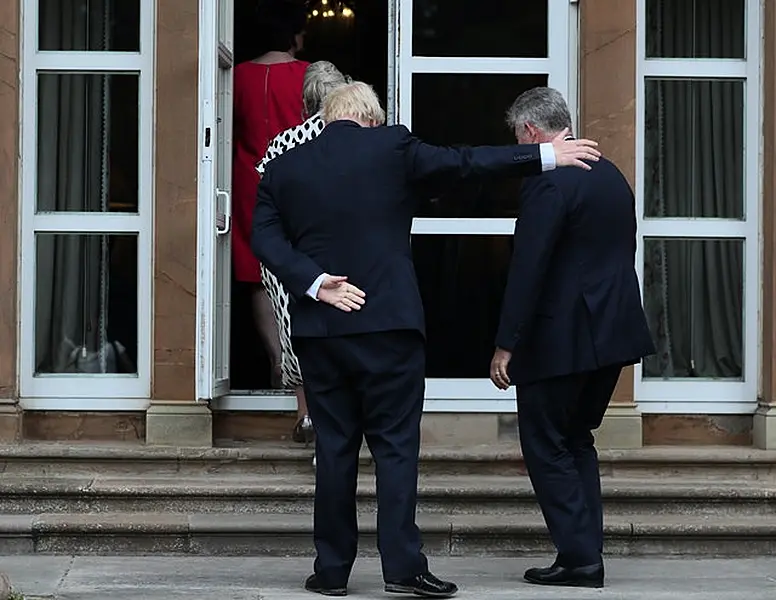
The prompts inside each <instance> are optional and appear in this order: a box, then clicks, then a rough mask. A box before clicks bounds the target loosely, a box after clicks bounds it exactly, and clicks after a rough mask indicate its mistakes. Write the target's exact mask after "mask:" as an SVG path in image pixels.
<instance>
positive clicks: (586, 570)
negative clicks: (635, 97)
mask: <svg viewBox="0 0 776 600" xmlns="http://www.w3.org/2000/svg"><path fill="white" fill-rule="evenodd" d="M507 120H508V122H509V124H510V125H511V127H512V128H513V129H514V131H515V134H516V136H517V139H518V141H519V142H520V143H530V142H534V143H535V142H542V141H545V140H548V139H553V138H554V137H555V136H556V135H557V133H558V132H559V131H563V130H567V129H568V128H570V127H571V116H570V114H569V110H568V107H567V105H566V101H565V100H564V99H563V96H562V95H561V94H560V93H559V92H558V91H556V90H553V89H551V88H535V89H533V90H529V91H528V92H526V93H524V94H523V95H521V96H520V97H519V98H518V99H517V100H516V102H515V103H514V105H513V106H512V107H511V109H510V110H509V111H508V113H507ZM518 215H519V216H518V219H517V225H516V227H515V245H514V254H513V257H512V264H511V267H510V271H509V277H508V281H507V287H506V291H505V294H504V302H503V306H502V312H501V322H500V325H499V328H498V334H497V336H496V352H495V354H494V357H493V361H492V363H491V379H492V380H493V382H494V384H495V385H496V386H498V387H499V388H501V389H507V388H508V387H509V386H510V384H512V383H514V384H515V385H516V386H517V413H518V426H519V432H520V444H521V447H522V449H523V457H524V460H525V464H526V467H527V469H528V474H529V476H530V478H531V482H532V484H533V487H534V490H535V492H536V497H537V500H538V502H539V505H540V507H541V509H542V513H543V514H544V519H545V521H546V523H547V527H548V529H549V531H550V535H551V537H552V540H553V542H554V544H555V546H556V548H557V550H558V556H557V560H556V561H555V563H554V564H553V565H552V566H551V567H549V568H541V569H529V570H528V571H527V572H526V574H525V578H526V579H527V580H528V581H530V582H532V583H539V584H547V585H578V586H589V587H601V586H603V581H604V569H603V559H602V550H603V512H602V506H601V482H600V478H599V469H598V456H597V453H596V450H595V446H594V438H593V433H592V432H593V431H594V430H595V429H597V428H598V427H599V426H600V425H601V422H602V421H603V417H604V412H605V411H606V407H607V406H608V404H609V400H610V398H611V395H612V392H613V391H614V387H615V385H616V383H617V379H618V377H619V375H620V371H621V370H622V368H623V367H624V366H626V365H631V364H634V363H636V362H638V361H639V360H641V358H642V357H644V356H647V355H649V354H652V353H653V352H654V347H653V344H652V339H651V336H650V333H649V330H648V328H647V321H646V318H645V316H644V311H643V309H642V305H641V293H640V290H639V282H638V279H637V276H636V271H635V268H634V253H635V251H636V213H635V206H634V198H633V193H632V191H631V188H630V186H629V185H628V182H627V181H626V179H625V177H624V176H623V175H622V173H620V171H619V170H618V169H617V167H616V166H614V164H612V163H611V162H609V161H608V160H606V159H603V158H602V159H601V160H600V161H599V162H597V163H595V164H594V165H593V168H592V169H591V170H590V171H584V170H582V169H561V170H557V171H552V172H548V173H545V174H543V175H541V176H539V177H532V178H530V179H526V180H524V182H523V187H522V190H521V204H520V208H519V212H518Z"/></svg>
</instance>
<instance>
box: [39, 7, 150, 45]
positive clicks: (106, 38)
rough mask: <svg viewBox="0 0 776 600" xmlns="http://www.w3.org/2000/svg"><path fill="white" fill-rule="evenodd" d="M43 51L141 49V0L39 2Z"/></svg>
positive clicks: (40, 34)
mask: <svg viewBox="0 0 776 600" xmlns="http://www.w3.org/2000/svg"><path fill="white" fill-rule="evenodd" d="M38 18H39V26H38V27H39V36H40V40H39V42H38V43H39V45H40V49H41V50H73V51H84V50H94V51H119V52H138V51H139V50H140V0H38Z"/></svg>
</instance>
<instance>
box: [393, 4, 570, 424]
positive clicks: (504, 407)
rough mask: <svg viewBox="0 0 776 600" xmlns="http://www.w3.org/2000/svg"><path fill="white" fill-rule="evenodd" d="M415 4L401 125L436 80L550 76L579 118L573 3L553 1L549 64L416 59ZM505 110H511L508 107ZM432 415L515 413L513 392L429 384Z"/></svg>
mask: <svg viewBox="0 0 776 600" xmlns="http://www.w3.org/2000/svg"><path fill="white" fill-rule="evenodd" d="M412 2H413V0H400V1H399V4H398V20H399V26H398V37H397V43H396V48H397V56H398V61H397V70H398V89H397V93H396V101H397V109H396V113H397V114H398V116H399V122H400V123H402V124H404V125H406V126H407V127H409V128H410V129H411V128H412V77H413V75H414V74H416V73H435V74H452V73H461V74H476V75H494V74H520V75H523V74H542V75H543V74H547V75H548V85H549V86H550V87H554V88H556V89H558V90H559V91H560V92H561V93H562V94H563V95H564V96H566V98H567V99H568V101H569V106H570V107H572V114H574V115H576V113H577V107H576V97H577V80H578V79H577V78H578V71H579V70H578V68H577V62H576V59H577V56H578V51H577V47H576V46H577V43H578V33H577V24H578V5H577V3H576V2H573V1H570V0H548V12H547V23H548V29H549V31H548V35H547V39H548V45H549V47H548V52H547V57H546V58H479V57H478V58H468V57H429V56H417V55H415V54H414V53H413V50H412V25H413V24H412ZM505 109H506V107H505ZM514 230H515V220H514V219H503V218H483V219H477V218H469V219H455V218H416V219H414V221H413V225H412V234H413V235H505V236H511V235H513V234H514ZM425 410H426V411H427V412H463V413H465V412H473V413H489V412H495V413H503V412H514V411H515V394H514V390H507V391H502V390H499V389H497V388H496V387H495V386H494V385H493V383H492V382H491V381H490V380H489V379H487V377H486V374H485V373H483V377H482V378H477V379H436V378H435V379H427V380H426V402H425Z"/></svg>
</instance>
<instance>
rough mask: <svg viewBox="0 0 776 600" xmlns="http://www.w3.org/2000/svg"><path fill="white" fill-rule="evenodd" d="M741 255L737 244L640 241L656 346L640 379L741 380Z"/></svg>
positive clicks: (741, 245)
mask: <svg viewBox="0 0 776 600" xmlns="http://www.w3.org/2000/svg"><path fill="white" fill-rule="evenodd" d="M743 256H744V242H743V240H680V239H656V238H653V239H646V240H645V241H644V309H645V311H646V313H647V318H648V319H649V325H650V330H651V331H652V332H653V335H654V336H655V338H656V345H657V354H656V355H655V356H650V357H648V358H646V359H645V360H644V377H645V378H684V377H706V378H729V379H740V378H741V377H742V374H743V368H744V367H743V339H744V337H743V315H744V312H743V287H744V275H743V273H744V262H743Z"/></svg>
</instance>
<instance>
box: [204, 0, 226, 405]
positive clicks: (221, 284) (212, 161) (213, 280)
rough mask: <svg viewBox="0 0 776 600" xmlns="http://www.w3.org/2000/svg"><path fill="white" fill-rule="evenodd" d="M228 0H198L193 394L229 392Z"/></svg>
mask: <svg viewBox="0 0 776 600" xmlns="http://www.w3.org/2000/svg"><path fill="white" fill-rule="evenodd" d="M232 3H233V0H200V1H199V181H198V187H197V203H198V207H199V219H198V228H197V247H198V252H199V254H198V260H197V313H198V314H197V390H196V392H197V399H199V400H211V399H213V398H218V397H220V396H223V395H225V394H227V393H228V392H229V328H230V291H231V283H230V282H231V226H232V216H231V213H232V200H231V189H232V75H233V67H234V51H233V39H234V33H233V4H232Z"/></svg>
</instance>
